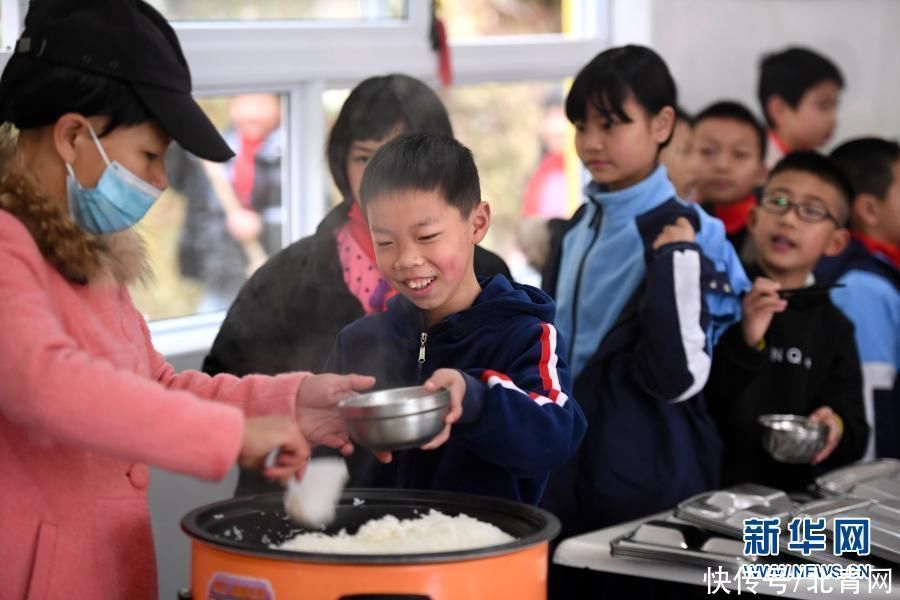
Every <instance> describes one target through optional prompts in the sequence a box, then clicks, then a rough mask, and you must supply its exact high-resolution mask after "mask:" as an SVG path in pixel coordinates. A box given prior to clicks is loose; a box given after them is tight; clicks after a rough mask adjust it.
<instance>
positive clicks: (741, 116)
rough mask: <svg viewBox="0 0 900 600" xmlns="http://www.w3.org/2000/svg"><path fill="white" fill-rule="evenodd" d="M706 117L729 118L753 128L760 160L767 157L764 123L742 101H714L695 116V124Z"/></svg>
mask: <svg viewBox="0 0 900 600" xmlns="http://www.w3.org/2000/svg"><path fill="white" fill-rule="evenodd" d="M704 119H729V120H732V121H737V122H738V123H743V124H744V125H747V126H748V127H750V128H751V129H753V133H755V134H756V141H757V142H758V145H759V160H760V161H762V160H764V159H765V156H766V143H767V142H766V129H765V127H763V126H762V123H760V122H759V119H757V118H756V117H755V116H753V113H752V112H750V109H749V108H747V107H746V106H744V105H743V104H741V103H740V102H733V101H731V100H724V101H721V102H714V103H713V104H710V105H709V106H707V107H706V108H704V109H703V110H701V111H700V112H699V113H698V114H697V116H696V117H694V125H695V126H696V125H698V124H699V123H700V121H703V120H704Z"/></svg>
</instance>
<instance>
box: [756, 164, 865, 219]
mask: <svg viewBox="0 0 900 600" xmlns="http://www.w3.org/2000/svg"><path fill="white" fill-rule="evenodd" d="M786 171H800V172H801V173H810V174H812V175H815V176H816V177H818V178H819V179H821V180H822V181H824V182H826V183H828V184H830V185H832V186H833V187H835V188H836V189H837V191H838V192H839V194H838V195H839V196H840V197H841V200H842V206H843V211H842V213H843V214H841V215H838V221H839V222H840V223H841V225H842V226H843V225H844V224H846V222H847V218H848V216H849V213H850V203H851V202H853V184H852V183H850V180H849V179H848V178H847V176H846V175H844V172H843V171H842V170H841V169H840V168H839V167H838V166H837V164H836V163H835V162H834V161H833V160H831V159H830V158H828V157H827V156H825V155H824V154H819V153H818V152H815V151H812V150H804V151H798V152H791V153H790V154H787V155H786V156H785V157H784V158H782V159H781V160H780V161H778V163H777V164H776V165H775V166H774V167H772V170H771V171H769V178H768V181H767V182H766V184H767V185H768V182H769V181H772V178H773V177H775V176H776V175H778V174H779V173H784V172H786Z"/></svg>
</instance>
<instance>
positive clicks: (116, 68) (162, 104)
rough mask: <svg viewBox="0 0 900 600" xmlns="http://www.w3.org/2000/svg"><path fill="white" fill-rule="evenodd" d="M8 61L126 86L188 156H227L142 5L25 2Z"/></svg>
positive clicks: (134, 0) (166, 31)
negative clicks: (31, 61)
mask: <svg viewBox="0 0 900 600" xmlns="http://www.w3.org/2000/svg"><path fill="white" fill-rule="evenodd" d="M16 55H29V56H31V57H33V58H35V59H37V60H42V61H46V62H48V63H53V64H58V65H62V66H66V67H69V68H73V69H78V70H81V71H86V72H89V73H93V74H95V75H101V76H105V77H110V78H112V79H116V80H119V81H121V82H123V83H125V84H127V85H128V86H129V87H130V88H131V89H132V90H133V91H134V93H135V94H136V95H137V96H138V98H140V100H141V102H142V103H143V104H144V106H145V108H146V109H147V111H148V112H149V113H150V115H151V116H152V117H153V118H154V119H155V120H156V121H157V122H158V123H159V125H160V127H162V129H163V130H164V131H165V132H166V133H168V134H169V135H170V136H171V137H172V139H174V140H175V141H177V142H178V143H179V144H180V145H181V146H182V147H184V148H185V149H186V150H188V151H189V152H191V153H193V154H196V155H197V156H200V157H202V158H206V159H209V160H213V161H225V160H228V159H229V158H231V157H233V156H234V153H233V152H232V151H231V149H230V148H229V147H228V144H227V143H225V140H223V139H222V136H221V135H220V134H219V132H218V130H216V128H215V126H214V125H213V124H212V122H210V120H209V118H208V117H207V116H206V114H205V113H204V112H203V109H201V108H200V106H199V105H198V104H197V102H196V101H195V100H194V98H193V96H192V95H191V73H190V70H189V69H188V65H187V61H186V60H185V58H184V53H183V52H182V50H181V45H180V44H179V43H178V37H177V36H176V35H175V31H174V30H173V29H172V27H171V26H170V25H169V23H168V22H167V21H166V19H165V17H163V16H162V15H161V14H160V13H159V12H158V11H157V10H156V9H154V8H153V7H152V6H150V5H149V4H147V3H146V2H143V1H142V0H31V2H30V3H29V8H28V14H27V15H26V16H25V30H24V31H23V32H22V36H21V37H20V38H19V40H18V42H17V43H16V48H15V53H14V54H13V56H12V57H11V58H10V60H15V57H16Z"/></svg>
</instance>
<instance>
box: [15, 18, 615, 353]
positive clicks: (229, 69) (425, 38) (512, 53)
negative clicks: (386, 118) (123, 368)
mask: <svg viewBox="0 0 900 600" xmlns="http://www.w3.org/2000/svg"><path fill="white" fill-rule="evenodd" d="M568 1H569V3H570V8H571V10H572V11H573V13H574V15H573V18H572V22H573V23H575V24H576V26H577V29H576V30H575V31H572V32H570V33H568V34H566V35H562V34H540V35H517V36H491V37H481V38H473V39H466V40H459V41H454V40H452V39H451V40H450V52H451V60H452V65H453V75H454V84H456V85H473V84H478V83H487V82H514V81H523V80H524V81H527V80H542V79H555V80H562V79H564V78H566V77H571V76H573V75H574V74H575V73H576V72H577V70H578V69H579V68H580V67H581V66H583V65H584V64H585V63H586V62H587V61H588V60H589V59H590V58H592V57H593V56H594V55H595V54H597V53H598V52H599V51H601V50H602V49H603V48H604V47H605V46H607V45H609V40H610V35H611V27H610V22H611V20H610V19H611V16H612V13H611V10H612V8H613V6H612V5H613V4H614V2H615V0H568ZM27 2H28V0H0V4H2V10H3V24H2V28H3V39H4V41H5V44H4V45H5V47H4V49H3V52H0V67H2V66H3V65H5V63H6V60H8V57H9V55H10V49H11V46H12V43H13V41H14V40H15V39H16V38H17V37H18V34H19V32H20V23H21V20H22V19H23V18H24V15H25V9H26V7H27ZM430 7H431V2H430V1H429V0H408V2H407V15H406V18H405V19H401V20H377V21H374V22H366V21H354V22H348V23H344V22H338V21H325V22H316V21H284V22H280V21H261V22H240V21H236V22H217V23H213V22H187V21H183V22H175V23H174V24H173V25H174V27H175V29H176V31H177V32H178V36H179V39H180V40H181V44H182V47H183V49H184V53H185V56H186V57H187V60H188V62H189V64H190V68H191V74H192V77H193V83H194V91H195V93H196V94H197V95H212V96H215V95H228V94H235V93H240V92H247V91H277V92H279V93H286V94H287V101H286V104H287V109H288V110H287V115H288V117H287V128H286V131H287V140H288V148H287V153H286V155H285V160H284V167H283V168H284V182H285V190H286V192H287V193H286V194H285V196H284V200H283V207H284V212H285V219H284V226H283V227H284V228H283V231H282V234H283V235H282V238H283V239H284V241H285V245H287V244H289V243H291V242H293V241H296V240H297V239H299V238H301V237H303V236H305V235H309V234H310V233H312V232H313V231H314V230H315V227H316V224H317V223H318V222H319V221H320V220H321V218H322V217H323V216H324V214H325V210H326V207H325V203H324V198H325V195H326V190H327V187H328V179H327V178H328V173H327V168H326V161H325V157H324V149H325V141H326V133H327V132H326V131H325V128H324V127H325V126H324V124H325V114H324V107H323V105H322V93H323V92H324V91H325V90H326V89H329V88H335V87H352V86H353V85H355V84H356V83H357V82H358V81H360V80H362V79H364V78H366V77H370V76H373V75H378V74H383V73H406V74H408V75H412V76H413V77H417V78H419V79H422V80H423V81H426V82H428V83H429V84H431V85H436V84H437V81H436V77H435V70H436V67H435V64H436V63H435V61H436V58H435V56H434V53H433V52H432V50H431V46H430V41H429V35H428V34H429V27H430V18H431V16H430ZM310 199H321V200H322V201H318V200H316V201H310ZM224 315H225V313H224V311H223V312H219V313H212V314H204V315H194V316H188V317H180V318H175V319H165V320H160V321H153V322H151V323H150V331H151V334H152V336H153V342H154V345H155V346H156V348H157V349H158V350H159V351H160V352H162V353H163V354H164V355H166V356H167V357H175V356H181V355H186V354H196V353H205V352H206V351H207V350H208V349H209V347H210V346H211V345H212V341H213V339H214V338H215V335H216V333H217V332H218V330H219V326H220V325H221V322H222V319H223V318H224Z"/></svg>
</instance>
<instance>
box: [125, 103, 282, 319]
mask: <svg viewBox="0 0 900 600" xmlns="http://www.w3.org/2000/svg"><path fill="white" fill-rule="evenodd" d="M200 102H201V104H202V105H203V107H204V109H205V110H206V112H207V114H209V115H210V117H211V119H212V120H213V122H214V123H216V125H217V126H218V127H219V129H220V130H221V131H222V132H223V133H224V135H225V138H226V140H227V141H228V143H229V145H231V147H232V148H233V149H234V151H235V153H236V154H237V157H236V158H234V159H232V160H231V161H229V162H228V163H225V164H223V165H220V164H215V163H209V162H206V161H202V160H200V159H198V158H197V157H195V156H192V155H190V154H188V153H187V152H185V151H184V150H182V149H181V148H180V147H178V145H177V144H172V146H171V147H170V148H169V153H168V155H167V156H166V160H167V164H166V167H167V171H168V176H169V189H167V190H166V192H165V193H164V194H163V195H162V197H161V198H160V199H159V200H158V201H157V202H156V204H155V205H154V206H153V208H152V209H151V210H150V212H149V213H148V214H147V216H146V217H145V218H144V220H143V221H142V222H141V224H140V225H139V231H140V233H141V235H142V238H143V239H144V242H145V244H146V247H147V250H148V258H149V262H150V266H151V268H152V270H153V274H154V277H153V278H152V279H151V280H150V281H148V282H146V283H139V284H136V285H135V286H133V288H132V295H133V297H134V300H135V304H136V305H137V306H138V308H139V309H140V310H141V311H142V312H143V313H144V314H145V315H146V316H147V318H149V319H150V320H159V319H169V318H173V317H182V316H187V315H194V314H205V313H211V312H216V311H223V310H225V309H227V308H228V306H229V305H230V304H231V301H232V300H233V299H234V297H235V296H236V295H237V292H238V291H239V290H240V288H241V286H242V285H243V283H244V281H246V279H247V277H248V276H249V275H250V274H252V272H253V271H254V270H255V269H257V268H258V267H259V266H260V265H261V264H262V263H263V262H265V260H266V258H267V257H268V256H270V255H272V254H274V253H276V252H278V250H279V249H280V248H281V246H282V225H283V217H282V214H283V211H282V189H283V187H284V186H283V174H282V172H283V156H284V152H285V147H286V144H285V139H284V138H285V133H284V128H283V127H282V123H283V122H285V121H286V119H284V118H283V104H284V97H283V96H280V95H278V94H263V93H256V94H238V95H233V96H228V97H216V98H204V99H202V100H201V101H200Z"/></svg>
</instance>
